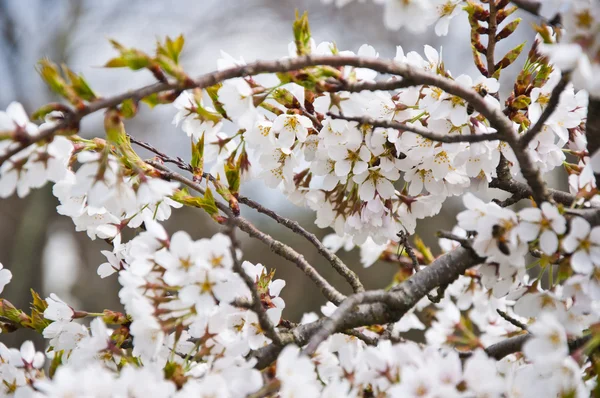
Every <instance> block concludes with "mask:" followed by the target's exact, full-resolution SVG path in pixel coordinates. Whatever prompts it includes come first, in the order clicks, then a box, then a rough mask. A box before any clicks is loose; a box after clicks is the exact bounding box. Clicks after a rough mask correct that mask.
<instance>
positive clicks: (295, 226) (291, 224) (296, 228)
mask: <svg viewBox="0 0 600 398" xmlns="http://www.w3.org/2000/svg"><path fill="white" fill-rule="evenodd" d="M128 137H129V139H130V140H131V142H133V143H135V144H137V145H139V146H141V147H142V148H145V149H146V150H148V151H150V152H152V153H154V154H156V155H157V156H158V157H159V158H160V159H161V160H162V161H163V162H168V163H173V164H175V165H176V166H177V167H179V168H180V169H182V170H185V171H189V172H193V168H192V166H190V165H189V164H187V163H186V162H185V161H184V160H183V159H181V158H177V159H174V158H171V157H169V156H167V155H166V154H164V153H162V152H161V151H159V150H158V149H156V148H155V147H153V146H152V145H150V144H148V143H147V142H143V141H140V140H137V139H136V138H134V137H132V136H128ZM147 163H149V164H151V165H153V166H155V167H156V165H155V164H154V163H155V162H152V161H149V162H147ZM164 170H168V169H166V168H163V171H164ZM203 177H205V178H207V179H210V180H211V181H214V177H213V176H212V175H211V174H208V173H203ZM237 199H238V202H239V203H243V204H245V205H246V206H248V207H250V208H253V209H255V210H256V211H258V212H259V213H263V214H265V215H267V216H269V217H271V218H272V219H273V220H275V221H277V222H278V223H279V224H281V225H283V226H285V227H287V228H289V229H290V230H291V231H292V232H294V233H296V234H298V235H301V236H303V237H304V238H306V240H308V241H309V242H310V243H312V244H313V246H315V247H316V248H317V250H318V251H319V254H321V255H322V256H323V257H325V259H326V260H327V261H329V263H330V264H331V265H332V266H333V268H334V269H335V270H336V271H337V272H338V274H340V275H341V276H343V277H344V278H345V279H346V280H347V281H348V283H349V284H350V286H352V289H353V290H354V292H355V293H358V292H362V291H364V290H365V288H364V287H363V285H362V283H361V282H360V279H359V278H358V275H356V273H355V272H354V271H352V270H351V269H350V268H348V266H347V265H346V264H344V262H343V261H342V260H341V259H340V258H339V257H338V256H336V255H335V253H333V252H331V250H329V249H327V248H326V247H325V246H324V245H323V243H322V242H321V241H320V240H319V238H317V237H316V236H315V234H313V233H310V232H308V231H307V230H306V229H304V228H303V227H302V226H301V225H300V224H299V223H298V222H297V221H294V220H291V219H289V218H286V217H282V216H280V215H279V214H277V213H275V212H274V211H273V210H271V209H267V208H266V207H264V206H262V205H261V204H260V203H257V202H255V201H253V200H252V199H250V198H248V197H246V196H242V195H238V198H237Z"/></svg>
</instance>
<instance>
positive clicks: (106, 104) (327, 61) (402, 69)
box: [0, 56, 512, 165]
mask: <svg viewBox="0 0 600 398" xmlns="http://www.w3.org/2000/svg"><path fill="white" fill-rule="evenodd" d="M314 66H333V67H343V66H353V67H357V68H368V69H372V70H374V71H377V72H379V73H384V74H390V75H397V76H402V77H403V79H402V80H401V82H402V83H401V84H402V86H404V87H408V86H415V85H420V84H427V85H432V86H436V87H439V88H441V89H442V90H444V91H446V92H448V93H450V94H452V95H456V96H459V97H461V98H463V99H465V100H466V101H467V102H469V103H470V104H471V105H473V108H474V109H475V110H477V111H478V112H479V113H481V114H482V115H483V116H485V117H486V118H487V119H488V120H489V121H490V123H492V124H493V125H499V126H500V129H499V131H500V130H504V129H510V130H512V125H511V124H510V120H508V119H507V118H506V116H505V115H504V114H503V113H502V112H501V111H499V110H498V109H495V108H493V107H492V106H491V105H489V104H487V103H486V102H485V101H484V100H483V99H482V98H481V96H480V95H479V93H477V92H476V91H475V90H473V89H472V88H471V87H465V86H462V85H460V84H459V83H457V82H455V81H454V80H451V79H448V78H446V77H443V76H439V75H436V74H433V73H430V72H427V71H424V70H421V69H417V68H415V67H412V66H410V65H408V64H403V63H398V62H395V61H393V60H383V59H378V58H362V57H354V56H304V57H298V58H289V59H283V60H275V61H257V62H254V63H250V64H246V65H240V66H236V67H232V68H228V69H225V70H222V71H216V72H211V73H207V74H204V75H202V76H200V77H198V78H197V79H195V80H191V81H189V82H187V83H186V84H182V83H179V82H170V83H154V84H151V85H149V86H145V87H142V88H140V89H137V90H133V91H128V92H126V93H122V94H119V95H116V96H114V97H110V98H103V99H100V100H97V101H94V102H91V103H89V104H87V105H86V106H84V107H82V108H80V109H77V110H74V111H72V112H71V113H68V114H67V115H65V120H64V121H62V122H61V123H58V124H56V125H55V126H53V127H51V128H48V129H44V130H43V131H40V132H39V134H38V135H36V136H34V137H29V138H27V139H24V140H23V141H22V142H21V144H20V145H18V146H16V147H14V148H11V149H10V150H9V151H7V152H6V153H5V154H4V155H3V156H1V157H0V165H2V164H3V163H4V162H5V161H6V160H7V159H9V158H10V157H11V156H13V155H15V154H16V153H18V152H20V151H21V150H23V149H24V148H26V147H28V146H30V145H32V144H35V143H37V142H41V141H44V140H47V139H49V138H51V137H52V136H53V135H55V134H57V133H58V132H59V131H62V130H68V129H76V128H77V127H78V124H79V122H80V121H81V119H82V118H83V117H85V116H87V115H89V114H91V113H94V112H97V111H99V110H102V109H107V108H114V107H116V106H118V105H119V104H121V103H122V102H123V101H125V100H128V99H133V100H140V99H142V98H144V97H146V96H149V95H151V94H156V93H160V92H164V91H169V90H187V89H192V88H206V87H210V86H214V85H215V84H218V83H220V82H222V81H224V80H228V79H233V78H237V77H246V76H252V75H257V74H260V73H276V72H289V71H294V70H298V69H302V68H306V67H314ZM394 83H395V82H394ZM375 84H378V83H375ZM381 84H383V85H385V83H381ZM343 86H344V84H343V83H342V84H341V85H340V88H341V89H342V90H343V89H344V88H343ZM363 87H368V86H366V85H365V86H363ZM497 129H498V128H497Z"/></svg>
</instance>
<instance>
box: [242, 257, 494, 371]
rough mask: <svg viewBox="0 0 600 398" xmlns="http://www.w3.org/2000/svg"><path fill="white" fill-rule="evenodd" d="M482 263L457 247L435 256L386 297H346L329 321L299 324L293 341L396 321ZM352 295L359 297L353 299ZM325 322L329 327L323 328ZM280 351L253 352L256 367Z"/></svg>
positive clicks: (268, 348)
mask: <svg viewBox="0 0 600 398" xmlns="http://www.w3.org/2000/svg"><path fill="white" fill-rule="evenodd" d="M483 261H485V260H484V259H482V258H480V257H479V256H477V255H476V254H475V253H474V252H473V251H472V250H470V249H465V248H462V247H459V248H457V249H455V250H453V251H451V252H449V253H446V254H444V255H442V256H440V257H438V258H437V259H436V260H435V261H434V262H433V263H431V264H430V265H429V266H427V267H426V268H424V269H422V270H421V271H419V272H418V273H416V274H414V275H413V276H411V277H410V278H409V279H408V280H406V281H404V282H402V283H401V284H399V285H398V286H396V287H395V288H394V289H392V290H391V291H389V292H386V294H387V295H383V294H382V293H381V291H374V292H364V293H358V294H355V295H352V296H349V297H348V298H347V300H348V303H347V304H342V306H340V308H338V309H337V310H336V312H334V314H333V315H332V318H321V319H319V320H318V321H315V322H311V323H309V324H305V325H300V326H298V327H297V328H296V329H294V330H293V331H292V332H291V335H292V338H293V341H294V342H295V343H296V344H298V345H299V346H303V345H305V344H307V343H309V341H310V339H311V337H312V336H314V335H316V334H317V333H318V331H319V330H321V328H323V327H324V328H325V330H326V332H327V333H328V335H329V334H331V333H335V332H342V331H344V330H347V329H352V328H356V327H359V326H368V325H376V324H380V325H382V324H386V323H390V322H397V321H398V320H399V319H400V318H402V316H403V315H404V314H406V313H407V312H408V311H409V310H410V309H411V308H412V307H413V306H415V305H416V304H417V302H419V300H421V299H422V298H423V297H424V296H425V295H426V294H427V293H429V292H430V291H431V290H433V289H435V288H436V287H438V286H442V285H447V284H450V283H451V282H452V281H454V280H455V279H456V278H458V276H459V275H462V274H463V273H464V272H465V271H466V270H467V269H469V268H471V267H473V266H475V265H477V264H480V263H482V262H483ZM361 295H363V296H361ZM355 296H359V297H358V298H355ZM377 298H382V299H383V300H384V301H385V303H383V302H374V303H370V304H358V305H356V303H357V302H360V301H361V300H364V301H366V302H369V301H371V300H375V299H377ZM339 311H341V312H343V313H344V314H343V315H344V316H341V315H342V314H339V313H338V315H336V313H337V312H339ZM338 319H339V320H338ZM327 323H329V325H326V324H327ZM331 323H334V324H335V327H333V328H332V327H331ZM331 330H333V332H331ZM325 334H326V333H325V332H323V333H321V334H320V335H319V337H318V340H321V339H323V337H324V336H325ZM328 335H327V336H325V338H327V337H328ZM321 341H322V340H321ZM316 342H317V340H315V344H316ZM313 346H314V344H313ZM280 350H281V348H279V347H277V346H275V345H273V344H271V345H269V346H266V347H263V348H261V349H259V350H257V351H255V352H254V354H253V356H254V357H256V358H257V359H258V363H257V365H256V367H257V368H264V367H266V366H268V365H269V364H270V363H271V362H273V360H275V358H277V355H278V353H279V351H280Z"/></svg>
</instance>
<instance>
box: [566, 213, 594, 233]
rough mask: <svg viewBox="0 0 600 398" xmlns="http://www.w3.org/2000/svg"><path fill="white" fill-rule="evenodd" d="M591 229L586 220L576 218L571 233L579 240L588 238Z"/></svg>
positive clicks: (572, 223) (572, 222)
mask: <svg viewBox="0 0 600 398" xmlns="http://www.w3.org/2000/svg"><path fill="white" fill-rule="evenodd" d="M590 230H591V227H590V223H588V222H587V221H586V220H585V219H583V218H581V217H575V218H573V220H572V221H571V233H570V234H572V235H573V236H575V237H577V238H583V237H586V236H587V235H588V234H589V233H590Z"/></svg>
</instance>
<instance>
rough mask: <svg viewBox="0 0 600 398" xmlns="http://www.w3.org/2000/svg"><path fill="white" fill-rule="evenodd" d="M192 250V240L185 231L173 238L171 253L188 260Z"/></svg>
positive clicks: (178, 232) (177, 233)
mask: <svg viewBox="0 0 600 398" xmlns="http://www.w3.org/2000/svg"><path fill="white" fill-rule="evenodd" d="M191 249H192V238H191V237H190V235H189V234H188V233H187V232H185V231H177V232H175V233H174V234H173V236H172V238H171V244H170V245H169V251H170V252H171V253H172V254H173V255H174V256H177V257H179V258H186V257H188V256H189V255H190V252H191Z"/></svg>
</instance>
